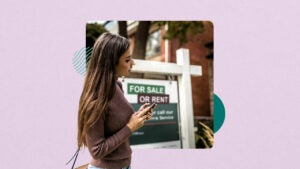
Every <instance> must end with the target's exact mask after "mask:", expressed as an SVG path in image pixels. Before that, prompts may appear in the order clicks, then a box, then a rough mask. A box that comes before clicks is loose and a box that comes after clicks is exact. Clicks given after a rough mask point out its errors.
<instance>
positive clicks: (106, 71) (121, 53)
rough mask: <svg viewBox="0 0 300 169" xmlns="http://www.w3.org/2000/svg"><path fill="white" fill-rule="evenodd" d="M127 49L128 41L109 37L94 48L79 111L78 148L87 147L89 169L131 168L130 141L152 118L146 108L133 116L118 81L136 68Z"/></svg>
mask: <svg viewBox="0 0 300 169" xmlns="http://www.w3.org/2000/svg"><path fill="white" fill-rule="evenodd" d="M129 46H130V42H129V40H128V39H126V38H123V37H121V36H119V35H113V34H110V33H104V34H102V35H101V36H100V37H99V38H98V39H97V41H96V42H95V44H94V47H93V52H92V55H91V59H90V62H89V65H88V70H87V75H86V78H85V83H84V88H83V91H82V94H81V98H80V103H79V111H78V137H77V140H78V148H79V149H80V148H81V147H82V146H86V147H88V150H89V152H90V154H91V156H92V160H91V162H90V164H89V167H88V169H99V168H100V169H102V168H105V169H123V168H130V163H131V149H130V144H129V137H130V136H131V134H132V132H134V131H135V130H137V129H139V128H140V127H142V126H143V125H144V122H145V121H146V120H148V119H150V118H151V116H152V110H150V108H147V106H148V104H144V105H142V106H141V107H140V109H139V110H138V111H137V112H134V109H133V108H132V106H131V105H130V104H129V102H128V101H127V100H126V99H125V97H124V94H123V90H122V85H121V83H120V82H119V81H117V78H118V77H121V76H128V75H129V74H130V71H131V68H132V66H133V65H134V64H135V63H134V61H133V60H132V58H131V54H130V50H129Z"/></svg>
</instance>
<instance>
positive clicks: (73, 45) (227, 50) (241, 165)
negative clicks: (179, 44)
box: [0, 0, 300, 169]
mask: <svg viewBox="0 0 300 169" xmlns="http://www.w3.org/2000/svg"><path fill="white" fill-rule="evenodd" d="M108 2H109V3H108ZM108 2H106V3H104V2H100V1H94V0H93V1H78V2H74V1H73V0H72V1H71V0H65V1H61V0H51V1H48V2H41V1H37V0H36V1H34V0H30V1H16V0H5V1H1V5H0V6H1V7H0V8H1V10H0V56H1V62H0V64H1V66H0V68H1V71H0V79H1V82H0V98H1V99H0V105H1V106H0V112H1V118H0V120H1V122H0V135H1V141H0V143H1V152H0V163H1V165H2V166H3V165H5V167H4V168H33V169H38V168H47V169H52V168H53V169H54V168H70V166H67V167H65V162H66V161H67V160H69V158H70V157H71V156H72V155H73V153H74V151H75V149H76V120H77V108H78V100H79V96H80V93H81V89H82V84H83V76H81V75H79V74H78V73H76V72H75V70H74V69H73V67H72V58H73V56H74V53H75V51H76V50H79V49H80V48H81V47H83V46H84V45H85V23H86V21H89V20H97V19H103V20H106V19H126V20H129V19H134V20H141V19H142V20H146V19H149V20H155V19H156V20H169V19H173V20H211V21H212V22H213V23H214V26H215V27H214V30H215V32H214V37H215V42H214V43H215V75H214V77H215V85H214V88H215V93H216V94H217V95H218V96H220V98H221V99H222V100H223V102H224V104H225V108H226V120H225V123H224V125H223V127H222V128H221V129H220V130H219V131H218V133H216V134H215V146H214V148H213V149H210V150H196V149H191V150H135V151H134V152H133V161H132V168H134V169H135V168H136V169H153V168H155V169H181V168H187V169H199V168H206V169H210V168H211V169H228V168H233V169H254V168H255V169H260V168H261V169H266V168H272V169H283V168H297V167H296V166H299V160H298V157H297V156H298V155H299V154H300V148H299V147H300V143H299V140H300V131H299V127H300V126H299V120H298V119H299V118H300V115H299V110H300V104H299V103H298V102H299V101H300V97H299V90H300V88H299V86H300V78H299V75H300V68H299V63H300V57H299V44H300V36H299V34H300V25H299V24H300V19H299V15H300V12H299V5H300V4H299V3H298V2H297V1H296V0H290V1H283V2H278V1H256V2H255V1H245V0H240V1H233V0H228V1H216V0H203V1H198V0H189V1H187V0H185V1H174V0H172V1H171V0H165V1H157V2H155V1H151V2H145V1H140V0H127V1H116V0H110V1H108ZM88 160H89V155H88V153H87V150H85V151H83V152H81V153H80V155H79V160H78V162H77V164H83V163H86V162H88Z"/></svg>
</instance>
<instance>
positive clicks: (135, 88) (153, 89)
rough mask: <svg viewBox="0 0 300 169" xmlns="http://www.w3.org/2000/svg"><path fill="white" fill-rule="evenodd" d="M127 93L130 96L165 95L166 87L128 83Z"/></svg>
mask: <svg viewBox="0 0 300 169" xmlns="http://www.w3.org/2000/svg"><path fill="white" fill-rule="evenodd" d="M127 92H128V94H139V93H147V94H165V86H159V85H145V84H137V83H128V84H127Z"/></svg>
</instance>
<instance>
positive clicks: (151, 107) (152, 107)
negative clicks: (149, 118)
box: [149, 103, 157, 109]
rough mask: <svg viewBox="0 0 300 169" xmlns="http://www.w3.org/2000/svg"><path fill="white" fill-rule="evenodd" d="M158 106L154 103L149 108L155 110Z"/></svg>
mask: <svg viewBox="0 0 300 169" xmlns="http://www.w3.org/2000/svg"><path fill="white" fill-rule="evenodd" d="M156 106H157V104H156V103H152V104H151V105H150V106H149V107H150V109H154V108H155V107H156Z"/></svg>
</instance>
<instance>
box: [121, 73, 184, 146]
mask: <svg viewBox="0 0 300 169" xmlns="http://www.w3.org/2000/svg"><path fill="white" fill-rule="evenodd" d="M122 84H123V90H124V94H125V97H126V98H127V99H128V101H129V102H130V103H131V104H132V106H133V107H134V109H135V111H137V110H138V109H139V108H140V106H141V105H143V104H144V103H156V104H157V107H156V108H155V109H154V111H153V117H152V119H151V120H148V121H146V122H145V124H144V126H143V127H142V128H140V129H139V130H137V131H136V132H134V133H133V135H132V136H131V137H130V144H131V145H132V147H133V148H138V147H141V148H181V144H180V140H179V126H178V121H179V117H178V114H179V113H178V90H177V82H176V81H168V80H146V79H131V78H126V79H125V80H124V81H123V82H122Z"/></svg>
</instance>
